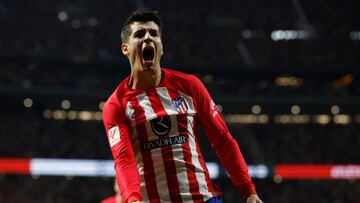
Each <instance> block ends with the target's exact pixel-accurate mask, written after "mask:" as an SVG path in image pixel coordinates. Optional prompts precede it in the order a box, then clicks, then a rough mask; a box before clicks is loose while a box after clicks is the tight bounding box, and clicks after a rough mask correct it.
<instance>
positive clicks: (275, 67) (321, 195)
mask: <svg viewBox="0 0 360 203" xmlns="http://www.w3.org/2000/svg"><path fill="white" fill-rule="evenodd" d="M137 8H150V9H156V10H158V11H159V12H160V14H161V15H162V17H163V25H164V27H163V37H162V39H163V44H164V52H165V54H164V56H163V60H162V65H163V66H164V67H169V68H172V69H176V70H180V71H183V72H187V73H192V74H196V75H197V76H198V77H199V78H200V79H201V80H202V81H203V82H204V84H205V85H206V86H207V88H208V90H209V91H210V93H211V95H212V96H213V97H214V100H215V101H216V103H217V104H218V105H221V107H222V110H223V114H224V117H225V118H228V117H227V116H228V115H230V114H241V115H245V114H255V113H254V112H253V111H252V108H253V107H254V105H259V106H260V107H261V113H260V114H265V115H267V116H268V118H269V119H268V122H266V123H257V122H255V123H251V122H250V123H249V122H244V121H230V120H229V119H227V121H228V124H229V128H230V130H231V132H232V134H233V136H234V137H235V138H236V139H237V140H238V141H239V145H240V147H241V149H242V151H243V154H244V156H245V158H246V160H247V162H248V163H249V164H261V163H262V164H266V165H268V166H272V165H274V164H281V163H299V164H359V162H360V158H359V155H360V150H359V146H360V135H359V132H360V116H359V115H360V97H359V96H360V84H359V76H360V71H359V70H360V67H359V66H360V61H359V59H360V12H359V8H360V2H359V1H356V0H353V1H335V0H328V1H322V0H317V1H310V0H291V1H290V0H288V1H284V0H278V1H260V0H252V1H243V0H222V1H214V0H198V1H193V0H192V1H190V0H181V1H180V0H172V1H160V0H152V1H144V0H131V1H113V0H108V1H104V2H100V1H95V0H72V1H69V0H57V1H49V0H34V1H25V0H0V95H1V100H0V157H12V158H18V157H25V158H35V157H37V158H41V157H42V158H80V159H112V156H111V153H110V150H109V147H108V143H107V140H106V135H105V130H104V127H103V125H102V121H101V120H99V119H91V120H88V121H84V119H83V120H81V119H77V118H76V119H70V118H68V117H66V118H65V117H62V113H61V112H60V113H59V114H56V113H55V111H56V110H61V111H62V112H65V113H69V112H70V111H74V112H80V111H91V112H97V111H101V109H100V108H99V104H100V103H101V102H103V101H105V100H106V98H107V97H108V96H109V95H110V94H111V92H112V91H113V90H114V89H115V88H116V86H117V85H118V83H119V82H120V81H122V79H124V77H125V76H126V75H128V74H129V72H130V67H129V65H128V62H127V59H126V58H125V57H124V56H123V55H122V54H121V52H120V48H119V47H120V31H121V28H122V24H123V22H124V20H125V18H126V16H127V15H128V14H129V13H130V12H131V11H133V10H135V9H137ZM279 30H282V31H280V32H279ZM276 31H277V32H276ZM26 99H27V100H26ZM64 100H67V101H69V102H70V103H71V105H70V107H69V108H67V107H66V105H65V106H62V105H61V103H62V101H64ZM65 103H66V102H65ZM63 105H64V104H63ZM294 105H297V106H298V107H300V114H301V115H308V116H310V118H313V117H315V116H316V115H319V114H322V115H323V114H324V115H328V116H329V118H330V120H329V122H327V123H324V124H319V122H316V119H315V120H313V119H310V120H309V121H308V122H305V123H300V124H299V123H296V122H285V123H284V122H279V121H278V120H277V119H276V116H277V115H280V114H287V115H292V113H294V112H292V111H291V108H292V107H293V106H294ZM49 112H50V113H49ZM55 114H56V115H58V116H56V115H55ZM295 114H296V113H295ZM337 114H339V115H345V116H348V117H349V118H350V120H349V121H347V122H343V123H342V124H339V122H336V119H335V115H337ZM94 118H95V117H94ZM85 120H86V119H85ZM340 123H341V122H340ZM201 142H202V145H203V146H202V149H203V154H204V155H205V158H206V161H218V160H217V158H216V156H214V153H213V152H212V150H211V147H210V146H209V144H208V142H207V139H206V137H204V136H202V140H201ZM254 181H255V184H256V186H257V191H258V193H259V195H260V196H261V198H262V199H263V200H264V202H266V203H277V202H279V203H280V202H281V203H282V202H294V203H297V202H299V203H300V202H301V203H302V202H319V203H329V202H330V203H359V202H360V183H359V181H358V180H284V181H282V182H277V181H274V180H273V178H272V177H269V178H266V179H254ZM215 182H216V183H217V184H218V185H219V186H220V187H221V188H222V189H223V191H224V199H225V202H228V203H235V202H244V200H243V198H242V197H240V196H239V193H238V192H237V191H236V190H235V188H234V186H233V184H232V183H231V181H230V179H228V178H220V179H217V180H215ZM112 183H113V179H112V178H85V177H46V176H40V177H33V176H30V175H10V174H0V202H6V203H24V202H26V203H33V202H34V203H35V202H46V203H65V202H66V203H75V202H83V203H96V202H100V200H101V199H104V198H105V197H107V196H109V195H111V194H113V190H112Z"/></svg>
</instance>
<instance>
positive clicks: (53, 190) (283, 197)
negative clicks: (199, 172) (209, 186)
mask: <svg viewBox="0 0 360 203" xmlns="http://www.w3.org/2000/svg"><path fill="white" fill-rule="evenodd" d="M0 183H1V184H0V201H1V202H7V203H23V202H26V203H38V202H43V203H75V202H82V203H99V202H100V201H101V200H102V199H104V198H106V197H108V196H111V195H114V191H113V179H112V178H79V177H75V178H64V177H35V178H34V177H30V176H12V175H5V176H0ZM216 184H217V185H218V186H219V187H221V188H222V191H223V193H224V194H223V199H224V202H228V203H243V202H245V199H244V198H243V197H239V193H238V191H237V190H236V188H235V187H234V186H233V185H232V183H231V182H229V180H227V179H218V180H216ZM255 184H256V186H257V191H258V192H259V194H261V196H262V199H263V201H264V202H269V203H284V202H293V203H303V202H319V203H358V202H360V196H359V194H360V183H359V182H358V181H319V180H318V181H284V182H281V183H275V182H273V181H272V180H271V179H263V180H255Z"/></svg>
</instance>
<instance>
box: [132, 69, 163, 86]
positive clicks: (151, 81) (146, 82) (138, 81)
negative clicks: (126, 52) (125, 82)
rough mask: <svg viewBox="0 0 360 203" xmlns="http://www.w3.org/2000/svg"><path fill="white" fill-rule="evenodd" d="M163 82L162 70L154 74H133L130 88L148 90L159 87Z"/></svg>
mask: <svg viewBox="0 0 360 203" xmlns="http://www.w3.org/2000/svg"><path fill="white" fill-rule="evenodd" d="M160 82H161V70H160V69H159V71H155V72H152V73H149V72H145V73H144V72H137V73H132V74H131V82H130V84H129V86H130V87H131V88H132V89H141V90H147V89H151V88H154V87H157V86H159V84H160Z"/></svg>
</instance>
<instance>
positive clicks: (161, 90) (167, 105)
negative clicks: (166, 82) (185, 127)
mask: <svg viewBox="0 0 360 203" xmlns="http://www.w3.org/2000/svg"><path fill="white" fill-rule="evenodd" d="M156 92H157V94H158V96H159V98H160V100H161V103H162V106H163V107H164V109H165V111H166V113H167V114H168V115H176V114H178V112H177V111H176V110H175V109H174V107H173V106H172V104H171V97H170V95H169V92H168V90H167V88H166V87H158V88H156Z"/></svg>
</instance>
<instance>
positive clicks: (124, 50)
mask: <svg viewBox="0 0 360 203" xmlns="http://www.w3.org/2000/svg"><path fill="white" fill-rule="evenodd" d="M121 51H122V53H123V54H124V55H126V56H128V55H129V49H128V44H127V43H126V42H123V43H121Z"/></svg>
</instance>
